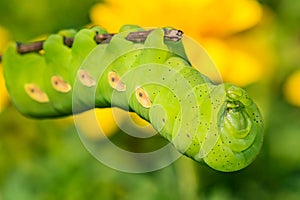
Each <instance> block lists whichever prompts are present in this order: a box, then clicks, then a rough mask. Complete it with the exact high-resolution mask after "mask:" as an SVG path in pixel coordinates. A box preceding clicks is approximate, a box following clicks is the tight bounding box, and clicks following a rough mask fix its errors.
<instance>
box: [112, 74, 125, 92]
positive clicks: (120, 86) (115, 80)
mask: <svg viewBox="0 0 300 200" xmlns="http://www.w3.org/2000/svg"><path fill="white" fill-rule="evenodd" d="M108 82H109V84H110V86H111V87H112V88H114V89H115V90H117V91H120V92H124V91H126V85H125V83H123V82H122V81H121V79H120V77H119V75H118V74H117V73H116V72H114V71H110V72H108Z"/></svg>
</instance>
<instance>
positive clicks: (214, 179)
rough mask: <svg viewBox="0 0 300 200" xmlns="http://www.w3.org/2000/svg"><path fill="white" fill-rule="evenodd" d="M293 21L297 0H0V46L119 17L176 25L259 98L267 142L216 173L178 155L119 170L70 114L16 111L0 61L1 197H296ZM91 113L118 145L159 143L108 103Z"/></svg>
mask: <svg viewBox="0 0 300 200" xmlns="http://www.w3.org/2000/svg"><path fill="white" fill-rule="evenodd" d="M32 5H35V6H34V7H33V6H32ZM299 21H300V1H294V0H260V1H256V0H199V1H194V0H185V1H179V0H172V1H171V0H165V1H158V0H152V1H146V2H141V1H137V0H131V1H130V0H127V1H117V0H106V1H105V2H102V1H99V0H86V1H77V2H74V1H68V0H67V1H58V0H52V1H50V0H32V1H31V3H30V4H28V2H26V1H9V0H2V1H1V2H0V54H2V53H3V52H4V50H5V48H6V46H7V45H8V44H9V43H10V42H12V41H21V42H25V41H29V40H31V39H32V38H37V37H39V36H41V35H48V34H50V33H53V32H57V31H58V30H60V29H66V28H81V27H84V26H86V25H100V26H103V27H104V28H106V29H107V30H108V31H109V32H117V31H118V29H119V28H120V26H122V25H123V24H138V25H140V26H143V27H156V26H172V27H175V28H178V29H181V30H183V31H184V33H185V35H188V36H190V37H192V38H194V39H195V40H196V41H197V42H199V44H201V45H202V46H203V47H204V48H205V49H206V50H207V52H208V54H209V55H210V56H211V58H212V60H213V61H214V63H215V64H216V65H217V67H218V70H219V71H220V74H221V76H222V79H223V81H224V82H231V83H234V84H237V85H239V86H241V87H244V88H245V89H246V90H247V91H248V92H249V93H250V96H251V97H252V98H253V99H254V101H255V102H257V103H258V105H259V107H260V109H261V111H262V114H263V116H264V121H265V140H264V146H263V149H262V152H261V153H260V155H259V156H258V158H257V159H256V160H255V162H254V163H252V164H251V165H250V166H249V167H247V168H246V169H243V170H241V171H239V172H235V173H227V174H225V173H221V172H216V171H214V170H212V169H210V168H208V167H206V166H203V165H201V164H199V163H196V162H194V161H192V160H191V159H188V158H185V157H182V158H180V159H179V160H177V161H176V162H174V163H173V164H172V165H170V166H168V167H166V168H164V169H161V170H158V171H155V172H150V173H145V174H130V173H124V172H119V171H116V170H113V169H110V168H109V167H107V166H105V165H103V164H101V163H99V162H98V161H97V160H96V159H95V158H93V157H92V156H91V155H90V154H89V152H88V151H87V150H86V149H85V148H84V145H83V144H82V143H81V141H80V138H79V137H78V135H77V133H76V128H75V125H74V123H73V119H72V118H62V119H56V120H34V119H28V118H26V117H24V116H22V115H20V114H19V113H18V112H17V111H16V110H15V108H14V106H13V105H12V104H11V103H10V101H9V97H8V95H7V92H6V90H5V83H4V79H3V76H2V68H1V65H0V71H1V74H0V200H1V199H4V200H6V199H18V200H19V199H21V200H22V199H24V200H25V199H72V200H73V199H130V200H131V199H212V200H217V199H222V200H223V199H225V200H226V199H298V198H299V196H300V173H299V172H300V155H299V152H300V89H299V86H300V64H299V58H300V39H299V38H300V37H299V36H300V26H299ZM85 114H86V113H84V114H82V119H83V120H84V115H85ZM123 114H124V113H123ZM96 115H97V116H98V121H99V123H100V125H101V127H102V128H103V131H104V132H105V133H106V134H107V136H109V137H110V138H111V140H112V141H113V142H114V143H116V144H118V145H120V146H121V148H124V149H127V150H132V151H138V152H144V151H147V150H148V149H149V148H150V147H151V148H153V147H154V148H155V147H157V146H159V145H160V144H161V143H163V142H164V141H163V140H162V139H161V138H160V137H154V138H153V139H151V140H142V139H139V140H137V139H135V138H132V137H129V136H126V134H124V133H123V132H122V131H121V130H120V129H119V128H118V126H117V125H116V124H115V122H114V120H113V114H112V112H111V110H110V109H104V110H97V111H96ZM131 117H132V118H133V121H136V122H137V123H139V124H140V125H141V126H146V125H147V124H146V123H145V122H143V121H141V120H139V119H138V117H137V116H136V115H131ZM121 122H122V121H121ZM79 126H80V128H81V129H82V130H83V132H85V133H86V135H87V137H89V138H91V139H93V140H95V141H101V138H100V137H98V136H97V134H96V133H94V128H93V126H91V125H89V120H86V121H82V123H81V124H80V125H79ZM151 148H150V149H151Z"/></svg>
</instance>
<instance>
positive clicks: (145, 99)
mask: <svg viewBox="0 0 300 200" xmlns="http://www.w3.org/2000/svg"><path fill="white" fill-rule="evenodd" d="M135 96H136V98H137V100H138V102H139V103H140V104H141V105H142V106H143V107H145V108H150V107H151V105H152V103H151V101H150V99H149V96H148V94H147V92H146V91H145V90H144V89H142V88H137V89H136V91H135Z"/></svg>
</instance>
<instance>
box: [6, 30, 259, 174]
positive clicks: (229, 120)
mask: <svg viewBox="0 0 300 200" xmlns="http://www.w3.org/2000/svg"><path fill="white" fill-rule="evenodd" d="M136 30H141V29H140V28H139V27H137V26H128V25H127V26H124V27H122V28H121V30H120V33H119V34H117V35H115V36H114V37H113V38H112V40H111V41H110V42H109V43H108V44H100V45H97V44H96V43H95V42H94V40H93V37H94V35H95V34H96V32H98V33H106V31H105V30H103V29H101V28H99V27H94V28H92V29H82V30H80V31H79V32H77V33H76V32H75V31H72V30H68V31H61V32H60V33H58V34H55V35H51V36H50V37H49V38H48V39H47V40H46V41H45V43H44V46H43V49H44V51H45V53H44V55H40V54H37V53H28V54H24V55H20V54H18V53H17V51H16V47H15V46H14V45H12V46H11V47H9V48H8V50H7V51H6V53H5V55H4V57H3V66H4V77H5V80H6V86H7V89H8V91H9V93H10V96H11V99H12V101H13V103H14V105H15V106H16V107H17V109H18V110H19V111H20V112H21V113H22V114H24V115H27V116H30V117H35V118H53V117H61V116H65V115H71V114H72V113H79V112H82V111H86V110H88V109H91V108H94V107H98V108H103V107H112V106H116V107H120V108H122V109H125V110H129V111H134V112H136V113H137V114H138V115H139V116H141V117H142V118H144V119H146V120H147V121H148V122H150V123H151V124H152V125H153V127H154V128H155V129H156V130H158V131H159V132H160V134H161V135H162V136H163V137H164V138H166V139H167V140H169V141H171V142H172V143H173V144H174V146H175V147H176V148H177V149H178V151H180V152H181V153H183V154H185V155H187V156H189V157H191V158H192V159H194V160H196V161H198V162H201V163H206V164H207V165H208V166H210V167H212V168H214V169H216V170H219V171H224V172H231V171H237V170H240V169H242V168H245V167H246V166H248V165H249V164H250V163H251V162H252V161H253V160H254V159H255V157H256V156H257V154H258V153H259V151H260V148H261V145H262V140H263V123H262V117H261V114H260V112H259V110H258V108H257V106H256V105H255V104H254V103H253V101H252V100H251V99H250V98H249V97H248V95H247V94H246V92H245V91H244V90H243V89H241V88H239V87H237V86H235V85H232V84H226V83H224V84H219V85H216V84H214V83H213V82H212V81H210V80H209V79H208V78H207V77H206V76H204V75H203V74H201V73H200V72H199V71H197V70H196V69H194V68H192V67H191V64H190V62H189V60H188V58H187V57H186V55H185V51H184V47H183V44H182V42H181V41H178V42H173V41H164V37H163V35H164V32H163V29H161V28H157V29H155V30H154V31H152V32H151V34H149V36H148V37H147V39H146V41H145V42H144V43H133V42H131V41H128V40H126V39H125V38H126V36H127V34H128V33H129V32H132V31H136ZM71 36H72V37H75V40H74V43H73V45H72V48H69V47H67V46H65V45H63V42H62V38H63V37H71ZM79 69H84V70H86V71H88V72H89V74H90V76H91V77H93V79H94V80H95V81H96V83H97V84H96V85H94V86H92V87H87V86H85V85H83V84H81V82H80V81H79V79H78V76H77V72H78V70H79ZM110 71H114V72H116V73H117V74H118V75H119V76H120V79H121V80H122V82H123V83H124V84H125V85H126V91H117V90H116V89H114V88H112V87H111V86H110V84H109V82H108V78H107V77H108V73H109V72H110ZM53 75H59V76H61V77H63V79H64V80H65V81H66V82H68V83H69V84H70V85H71V86H72V89H71V91H70V92H68V93H61V92H58V91H56V90H55V89H53V87H52V85H51V83H50V81H49V80H50V79H51V77H52V76H53ZM26 83H35V84H36V85H38V86H39V87H40V88H41V90H42V91H44V92H45V93H47V95H48V97H49V102H47V103H40V102H37V101H35V100H33V99H32V98H30V97H29V96H28V94H27V93H26V92H25V91H24V84H26ZM137 87H139V88H142V89H143V90H144V91H145V92H146V93H147V94H148V98H149V99H150V101H151V106H150V107H148V108H147V107H144V106H143V105H141V103H140V102H139V101H138V100H137V97H136V95H135V91H136V88H137Z"/></svg>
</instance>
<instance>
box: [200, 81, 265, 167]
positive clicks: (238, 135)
mask: <svg viewBox="0 0 300 200" xmlns="http://www.w3.org/2000/svg"><path fill="white" fill-rule="evenodd" d="M218 87H222V88H223V91H224V95H225V96H224V97H225V101H224V102H223V104H222V106H220V107H219V112H218V116H217V121H218V126H217V131H218V136H219V137H218V139H216V143H215V145H214V146H213V147H212V148H211V149H210V151H209V153H208V154H207V155H206V156H205V157H204V158H203V160H204V162H206V163H207V164H208V165H209V166H210V167H212V168H214V169H218V170H220V171H236V170H239V169H242V168H244V167H246V166H248V165H249V164H250V163H251V162H252V161H253V160H254V159H255V157H256V156H257V154H258V153H259V151H260V148H261V145H262V138H263V137H262V136H263V123H262V117H261V114H260V112H259V110H258V108H257V106H256V105H255V103H254V102H253V101H252V100H251V99H250V98H249V96H248V94H247V93H246V91H245V90H243V89H242V88H239V87H237V86H235V85H232V84H228V83H225V84H222V85H220V86H218ZM204 145H205V144H204Z"/></svg>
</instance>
